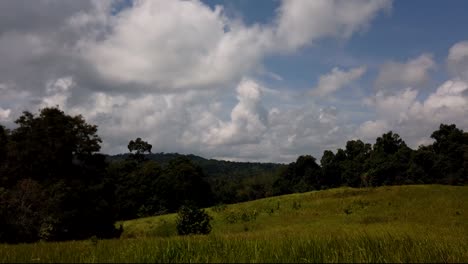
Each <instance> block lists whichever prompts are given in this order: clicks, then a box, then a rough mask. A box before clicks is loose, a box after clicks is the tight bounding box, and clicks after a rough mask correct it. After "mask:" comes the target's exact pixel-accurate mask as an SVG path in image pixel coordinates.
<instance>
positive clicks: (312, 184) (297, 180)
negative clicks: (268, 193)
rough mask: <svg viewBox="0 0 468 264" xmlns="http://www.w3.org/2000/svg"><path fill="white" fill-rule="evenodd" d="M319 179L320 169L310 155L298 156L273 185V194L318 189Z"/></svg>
mask: <svg viewBox="0 0 468 264" xmlns="http://www.w3.org/2000/svg"><path fill="white" fill-rule="evenodd" d="M321 178H322V169H321V168H320V166H319V165H318V164H317V163H316V160H315V158H314V157H312V156H310V155H304V156H299V157H298V158H297V160H296V162H293V163H291V164H289V165H288V167H287V169H286V170H285V171H284V172H283V173H282V174H281V175H280V177H279V178H278V179H277V180H276V181H275V182H274V183H273V188H274V192H275V194H277V195H278V194H288V193H294V192H307V191H311V190H314V189H320V183H319V181H320V179H321Z"/></svg>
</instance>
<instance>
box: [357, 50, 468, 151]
mask: <svg viewBox="0 0 468 264" xmlns="http://www.w3.org/2000/svg"><path fill="white" fill-rule="evenodd" d="M463 45H465V42H461V43H457V44H455V45H454V46H453V47H452V48H451V49H450V51H449V56H448V58H447V61H448V62H449V63H451V64H450V65H449V67H451V70H453V71H454V74H455V76H454V79H451V80H447V81H445V82H443V83H442V84H441V85H440V86H438V87H437V88H436V89H435V90H434V91H432V92H430V93H429V94H428V95H427V96H426V97H422V95H420V94H419V91H418V90H416V89H413V88H405V89H399V90H397V91H396V92H395V93H392V94H388V93H384V92H382V91H378V92H377V93H376V94H375V95H374V96H372V97H369V98H366V99H365V100H364V103H365V104H366V105H367V106H369V107H371V108H373V109H374V110H375V113H376V116H377V118H376V119H375V120H369V121H366V122H364V123H362V124H361V126H360V127H359V129H358V130H357V131H356V136H358V137H361V138H364V139H367V140H373V139H375V137H376V136H379V135H381V134H382V133H385V132H387V131H389V130H393V131H394V132H397V133H399V134H400V135H402V136H403V138H404V139H405V140H406V142H407V143H408V144H409V145H410V146H412V147H417V146H419V145H421V144H427V143H430V142H431V140H430V138H429V136H430V133H431V132H432V131H434V130H436V129H437V128H438V126H439V125H440V124H441V123H445V124H456V125H457V126H458V127H460V128H462V129H464V130H467V129H468V121H467V119H466V113H468V82H467V81H465V80H464V76H463V73H464V72H463V68H464V67H465V66H464V65H463V64H457V62H460V61H461V60H462V59H463V57H464V55H463V54H464V53H463ZM420 58H421V57H420ZM457 73H458V75H457Z"/></svg>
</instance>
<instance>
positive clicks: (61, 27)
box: [0, 0, 391, 162]
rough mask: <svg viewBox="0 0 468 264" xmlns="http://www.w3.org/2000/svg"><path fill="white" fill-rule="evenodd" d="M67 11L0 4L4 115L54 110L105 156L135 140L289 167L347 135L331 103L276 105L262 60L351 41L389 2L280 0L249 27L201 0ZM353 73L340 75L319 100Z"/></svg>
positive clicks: (102, 4) (277, 96)
mask: <svg viewBox="0 0 468 264" xmlns="http://www.w3.org/2000/svg"><path fill="white" fill-rule="evenodd" d="M4 3H6V5H5V4H4ZM66 3H67V4H62V2H61V1H45V0H44V1H42V0H41V1H40V3H37V4H36V2H34V4H30V5H29V4H28V5H25V4H24V2H21V1H6V2H1V3H0V58H1V60H0V83H2V84H3V85H0V92H1V96H0V106H1V107H2V108H0V119H5V118H7V119H9V120H11V119H12V118H13V117H16V116H19V115H20V114H21V111H23V110H30V111H32V112H35V111H36V110H37V108H40V107H44V106H55V105H59V106H60V107H61V108H63V109H64V110H66V111H67V112H69V113H71V114H83V116H84V117H85V118H86V119H87V121H88V122H89V123H92V124H97V125H98V127H99V132H98V133H99V135H101V137H102V138H103V140H104V142H103V149H102V150H103V151H104V152H107V153H119V152H124V151H126V145H127V143H128V141H129V140H130V139H134V138H135V137H142V138H144V139H145V140H147V141H149V142H150V143H151V144H153V146H154V150H155V151H165V152H173V151H177V152H182V153H195V154H200V155H203V156H206V157H224V158H229V159H233V160H246V159H248V160H262V161H288V162H289V161H291V160H293V159H295V158H296V157H297V155H299V154H305V153H313V154H314V155H318V154H321V151H322V150H323V149H325V148H333V147H334V146H336V145H337V144H340V140H341V139H343V138H344V137H345V135H346V134H348V133H349V129H348V128H346V127H344V126H342V125H341V124H340V122H341V121H340V112H339V111H338V110H337V109H336V108H333V107H331V106H317V105H316V104H315V103H313V102H311V101H308V100H309V99H307V98H298V99H297V98H295V99H297V101H294V102H293V103H290V104H289V105H287V106H283V105H281V102H282V100H286V99H283V98H281V95H282V94H287V93H289V92H290V89H286V88H285V89H284V90H285V91H282V92H281V93H279V92H278V91H275V90H273V89H271V88H267V87H264V86H263V85H260V84H259V82H258V81H256V80H255V75H256V74H258V72H259V71H258V69H262V68H263V69H265V71H264V72H266V74H267V75H270V76H271V77H272V78H274V79H277V80H281V79H282V77H281V76H279V75H277V74H273V73H271V72H269V71H268V69H266V67H262V66H263V65H262V63H263V61H264V59H265V58H266V57H267V56H269V55H271V54H276V53H277V52H278V51H288V52H295V51H297V50H298V49H300V48H302V47H304V46H306V45H309V44H311V43H315V42H318V41H319V40H320V39H322V38H326V37H333V38H335V37H336V38H348V37H350V36H351V35H352V34H354V33H356V32H359V31H362V30H365V28H366V27H367V26H368V24H369V22H370V21H371V20H372V19H373V18H374V17H375V16H376V15H377V14H378V13H379V12H380V11H381V10H383V9H388V8H389V7H390V5H391V1H384V0H382V1H378V0H377V1H370V0H348V1H284V2H281V4H280V7H279V9H278V13H277V17H276V18H274V19H273V20H272V21H271V22H270V23H266V24H253V25H245V24H243V22H242V21H240V20H237V19H232V18H228V17H227V16H225V14H224V11H223V9H222V8H221V7H218V8H215V9H211V8H209V7H208V6H207V5H205V4H204V3H202V2H200V1H156V0H155V1H135V2H134V4H133V5H132V6H130V7H128V8H126V9H124V10H122V11H120V12H119V13H117V14H115V13H114V12H115V10H113V6H114V5H115V3H117V2H110V1H80V2H79V3H76V4H75V3H74V1H73V4H72V3H71V2H70V3H68V1H67V2H66ZM3 7H5V8H3ZM7 13H8V14H7ZM18 14H21V15H18ZM46 15H51V16H46ZM24 17H28V19H26V20H25V19H23V18H24ZM5 18H6V19H5ZM8 21H13V22H14V23H10V22H8ZM357 69H359V68H357ZM355 70H356V69H351V70H349V71H343V70H339V69H337V72H338V77H336V79H333V78H331V77H330V78H329V79H330V80H331V81H330V80H329V81H328V84H327V85H329V86H328V88H326V89H325V90H327V91H326V92H325V93H328V92H331V90H337V89H339V88H340V87H343V86H344V85H346V82H345V81H340V80H341V79H347V80H351V79H353V78H354V77H353V76H354V75H359V74H356V72H354V73H355V74H351V72H353V71H355ZM339 72H341V73H342V74H341V75H340V74H339ZM357 73H359V70H358V72H357ZM264 74H265V73H264ZM340 76H341V77H340ZM345 77H346V78H345ZM340 78H341V79H340ZM356 78H358V77H356ZM283 82H287V80H284V81H283ZM287 85H288V84H284V86H285V87H287ZM234 89H235V90H234ZM322 89H323V88H322ZM291 93H293V92H291ZM264 94H265V96H270V97H271V98H273V99H272V100H271V101H270V102H269V103H270V105H272V106H271V107H269V108H267V107H265V105H266V104H265V103H264V102H263V100H264V98H263V96H264ZM235 96H237V102H234V106H232V104H233V103H232V100H233V99H234V100H236V98H235ZM288 100H289V101H288V102H291V101H292V100H291V98H289V99H288ZM304 100H305V102H304ZM2 121H3V120H2Z"/></svg>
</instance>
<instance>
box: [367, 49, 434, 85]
mask: <svg viewBox="0 0 468 264" xmlns="http://www.w3.org/2000/svg"><path fill="white" fill-rule="evenodd" d="M435 66H436V64H435V62H434V60H433V58H432V55H431V54H422V55H420V56H419V57H417V58H413V59H410V60H408V61H406V62H403V63H402V62H395V61H389V62H387V63H385V64H383V65H382V67H381V68H380V72H379V74H378V76H377V79H376V81H375V85H376V88H377V89H398V88H406V87H413V88H417V87H421V85H423V84H425V83H426V82H427V81H428V79H429V78H430V71H431V70H433V69H434V68H435Z"/></svg>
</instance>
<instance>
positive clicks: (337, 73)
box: [311, 67, 366, 96]
mask: <svg viewBox="0 0 468 264" xmlns="http://www.w3.org/2000/svg"><path fill="white" fill-rule="evenodd" d="M365 72H366V68H365V67H357V68H352V69H349V70H348V71H344V70H341V69H339V68H333V69H332V71H331V72H330V73H328V74H325V75H322V76H320V78H319V81H318V84H317V86H316V87H314V88H313V90H312V91H311V94H312V95H316V96H325V95H328V94H331V93H333V92H335V91H337V90H339V89H341V88H343V87H345V86H346V85H348V84H350V83H351V82H353V81H355V80H357V79H359V78H360V77H361V76H362V75H363V74H364V73H365Z"/></svg>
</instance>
